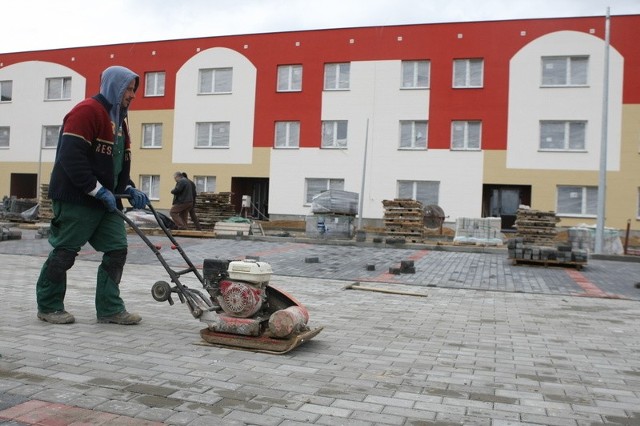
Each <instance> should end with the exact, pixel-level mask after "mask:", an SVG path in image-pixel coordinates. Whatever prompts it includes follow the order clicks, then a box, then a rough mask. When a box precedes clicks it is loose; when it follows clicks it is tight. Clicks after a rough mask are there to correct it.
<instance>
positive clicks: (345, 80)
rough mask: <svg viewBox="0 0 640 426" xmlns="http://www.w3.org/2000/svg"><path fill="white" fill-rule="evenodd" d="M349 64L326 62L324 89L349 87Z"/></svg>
mask: <svg viewBox="0 0 640 426" xmlns="http://www.w3.org/2000/svg"><path fill="white" fill-rule="evenodd" d="M350 72H351V64H349V63H343V64H326V65H325V66H324V90H347V89H349V74H350Z"/></svg>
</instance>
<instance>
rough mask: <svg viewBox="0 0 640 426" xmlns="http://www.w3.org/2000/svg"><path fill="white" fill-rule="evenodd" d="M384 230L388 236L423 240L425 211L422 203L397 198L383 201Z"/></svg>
mask: <svg viewBox="0 0 640 426" xmlns="http://www.w3.org/2000/svg"><path fill="white" fill-rule="evenodd" d="M382 205H383V206H384V229H385V233H386V234H387V235H393V236H398V237H408V238H414V239H422V237H423V236H424V210H423V208H422V203H421V202H420V201H416V200H412V199H405V198H396V199H393V200H383V201H382Z"/></svg>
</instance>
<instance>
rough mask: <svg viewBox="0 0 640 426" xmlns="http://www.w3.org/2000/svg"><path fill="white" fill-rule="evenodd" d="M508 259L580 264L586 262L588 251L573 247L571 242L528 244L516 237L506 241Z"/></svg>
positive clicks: (516, 261)
mask: <svg viewBox="0 0 640 426" xmlns="http://www.w3.org/2000/svg"><path fill="white" fill-rule="evenodd" d="M507 252H508V256H509V259H512V260H513V262H514V264H518V263H539V264H544V265H553V264H564V265H571V266H582V265H584V264H586V263H587V260H588V258H589V251H588V250H585V249H581V248H573V247H572V246H571V244H557V245H556V246H555V247H549V246H540V245H535V244H528V243H527V242H526V241H525V239H524V238H522V237H516V238H511V239H510V240H508V241H507Z"/></svg>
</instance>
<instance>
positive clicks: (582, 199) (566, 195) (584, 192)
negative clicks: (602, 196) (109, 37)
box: [556, 186, 598, 216]
mask: <svg viewBox="0 0 640 426" xmlns="http://www.w3.org/2000/svg"><path fill="white" fill-rule="evenodd" d="M597 210H598V187H597V186H558V208H557V210H556V211H557V212H558V214H560V215H572V216H596V214H597Z"/></svg>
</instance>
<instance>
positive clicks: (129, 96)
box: [122, 79, 136, 108]
mask: <svg viewBox="0 0 640 426" xmlns="http://www.w3.org/2000/svg"><path fill="white" fill-rule="evenodd" d="M135 90H136V80H135V79H133V80H131V82H130V83H129V86H127V88H126V89H125V91H124V95H123V96H122V106H123V107H124V108H129V104H131V101H132V100H133V99H134V98H135V97H136V91H135Z"/></svg>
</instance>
